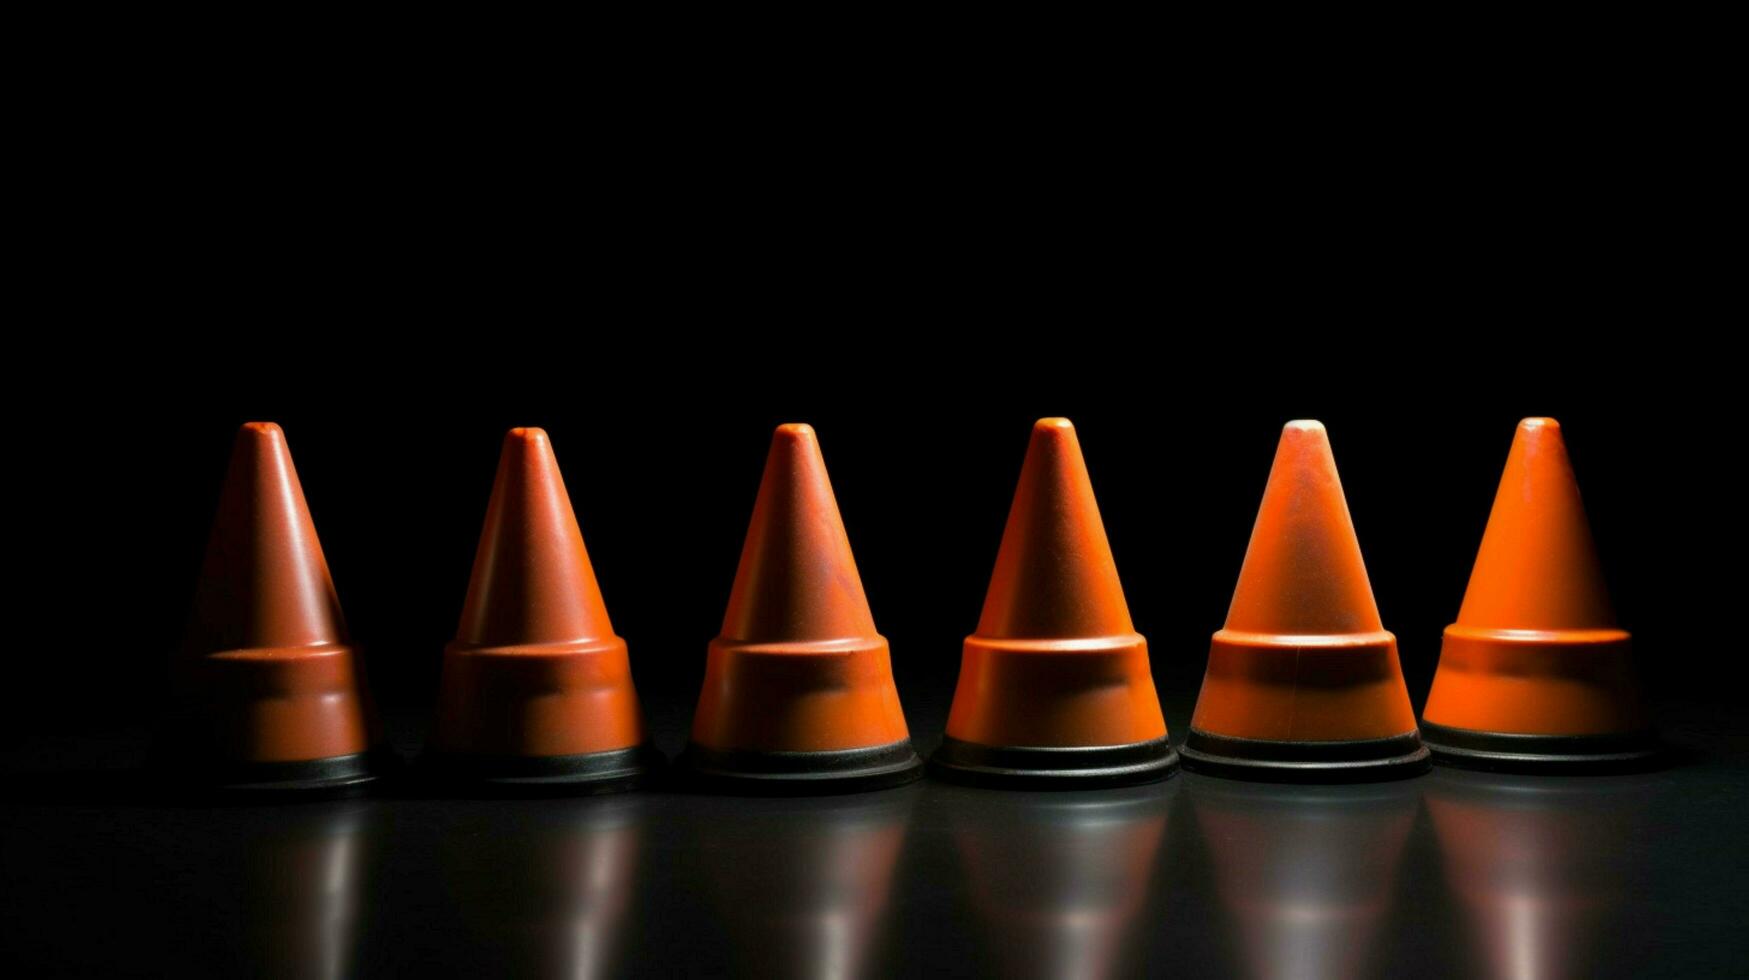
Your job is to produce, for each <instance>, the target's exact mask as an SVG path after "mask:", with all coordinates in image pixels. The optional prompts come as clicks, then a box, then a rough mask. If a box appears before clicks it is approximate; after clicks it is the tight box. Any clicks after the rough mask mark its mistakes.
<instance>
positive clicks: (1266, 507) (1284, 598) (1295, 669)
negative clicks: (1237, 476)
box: [1184, 421, 1427, 781]
mask: <svg viewBox="0 0 1749 980" xmlns="http://www.w3.org/2000/svg"><path fill="white" fill-rule="evenodd" d="M1184 764H1185V765H1186V766H1189V767H1190V768H1191V769H1193V770H1196V771H1198V772H1208V773H1212V774H1214V775H1221V776H1234V777H1238V778H1242V779H1272V780H1303V781H1342V780H1368V779H1393V778H1398V777H1402V776H1412V775H1416V774H1418V773H1421V772H1425V771H1426V770H1427V749H1426V748H1424V747H1423V746H1422V745H1421V738H1420V736H1419V735H1418V734H1417V733H1416V730H1415V712H1414V709H1412V708H1411V707H1410V706H1409V692H1408V691H1407V690H1406V689H1405V688H1404V686H1403V671H1402V667H1401V666H1400V665H1399V663H1398V662H1397V638H1396V637H1395V636H1392V635H1391V634H1390V633H1388V632H1386V631H1385V628H1384V625H1383V624H1382V623H1381V622H1380V621H1379V610H1378V606H1377V605H1375V604H1374V602H1373V597H1372V584H1371V583H1370V582H1369V581H1368V580H1367V577H1366V565H1365V563H1364V562H1363V561H1362V560H1361V557H1360V542H1359V540H1358V539H1357V538H1356V537H1355V534H1354V523H1353V521H1352V520H1350V518H1349V516H1348V501H1347V500H1346V499H1345V498H1344V497H1343V495H1342V483H1341V481H1340V480H1339V479H1338V478H1337V476H1336V460H1335V457H1333V456H1332V455H1331V454H1330V439H1329V436H1328V434H1327V433H1326V432H1325V431H1324V426H1323V424H1322V423H1319V422H1313V421H1297V422H1289V423H1288V424H1287V426H1286V427H1285V428H1284V429H1283V430H1282V433H1281V444H1280V446H1279V447H1278V448H1277V449H1276V453H1275V465H1274V466H1273V467H1272V468H1271V469H1270V471H1269V484H1268V486H1267V487H1265V488H1264V491H1263V506H1262V507H1261V508H1260V509H1259V510H1258V512H1257V524H1256V526H1255V527H1254V528H1253V529H1252V531H1251V547H1250V548H1249V549H1248V550H1247V551H1246V552H1245V564H1244V566H1243V567H1242V568H1241V569H1240V571H1239V586H1238V588H1237V589H1236V590H1235V591H1234V593H1233V604H1232V606H1231V607H1230V608H1229V609H1228V610H1227V625H1226V628H1225V629H1222V630H1221V631H1220V632H1218V633H1216V634H1215V635H1214V640H1213V642H1212V644H1211V645H1210V648H1209V665H1208V672H1207V673H1206V674H1205V675H1204V677H1203V682H1202V693H1201V694H1200V695H1199V696H1198V697H1197V701H1196V713H1195V714H1194V715H1192V716H1191V720H1190V733H1189V735H1188V737H1187V738H1186V739H1185V743H1184Z"/></svg>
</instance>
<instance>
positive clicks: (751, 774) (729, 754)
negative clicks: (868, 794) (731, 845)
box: [674, 739, 923, 796]
mask: <svg viewBox="0 0 1749 980" xmlns="http://www.w3.org/2000/svg"><path fill="white" fill-rule="evenodd" d="M674 767H675V769H676V770H677V771H678V773H679V775H680V776H681V777H682V778H683V779H685V780H687V781H688V782H690V783H692V784H693V785H694V786H696V787H698V788H700V789H710V790H718V791H723V792H730V793H749V794H754V795H760V796H801V795H806V794H810V793H860V792H863V791H865V790H874V789H886V788H887V787H889V786H899V785H902V784H904V783H909V782H912V781H914V780H916V779H919V778H921V777H922V775H923V760H922V759H920V758H918V756H917V752H916V750H915V749H913V748H912V747H911V740H910V739H905V740H904V741H901V742H893V743H891V744H889V745H875V746H870V747H869V748H864V749H836V750H828V751H824V752H766V751H756V750H752V749H711V748H706V747H704V746H702V745H699V744H698V743H697V742H688V743H687V745H686V750H685V751H683V752H681V753H680V758H679V759H676V760H675V762H674Z"/></svg>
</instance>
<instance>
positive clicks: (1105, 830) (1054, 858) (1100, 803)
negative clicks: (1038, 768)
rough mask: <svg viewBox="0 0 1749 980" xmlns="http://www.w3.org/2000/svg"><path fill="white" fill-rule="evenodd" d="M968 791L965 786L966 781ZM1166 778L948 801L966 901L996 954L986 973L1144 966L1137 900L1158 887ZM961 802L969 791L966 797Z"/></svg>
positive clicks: (1054, 973)
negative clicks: (1094, 789)
mask: <svg viewBox="0 0 1749 980" xmlns="http://www.w3.org/2000/svg"><path fill="white" fill-rule="evenodd" d="M966 792H972V791H966ZM1171 798H1172V788H1171V786H1160V785H1153V786H1138V787H1132V788H1126V789H1121V790H1113V791H1109V792H1107V791H1101V792H1099V793H1089V794H1086V795H1080V794H1066V795H1062V796H1050V797H1042V798H1041V797H1038V796H1029V795H1025V794H1002V795H1000V796H999V797H990V798H987V799H982V800H978V801H977V805H975V806H971V805H968V806H957V807H954V808H953V816H954V820H953V836H954V840H955V842H956V843H957V844H958V846H959V852H960V857H961V858H962V859H963V860H964V862H965V868H966V880H967V882H968V883H969V884H970V887H971V898H972V904H973V908H974V910H975V911H976V913H977V917H978V918H979V919H980V920H982V921H983V922H984V923H985V924H986V926H988V928H989V935H990V941H989V942H985V943H979V944H975V945H976V946H977V947H978V948H979V949H983V950H989V951H991V952H993V953H994V954H995V956H996V962H995V963H994V964H992V966H993V967H994V968H993V969H991V970H990V971H989V972H990V973H991V974H992V975H999V976H1005V977H1028V976H1036V977H1108V976H1127V975H1129V974H1131V973H1140V972H1144V971H1143V970H1142V969H1141V964H1140V963H1139V962H1138V952H1139V950H1138V947H1139V946H1141V945H1142V944H1143V943H1142V940H1143V939H1144V937H1145V936H1146V934H1147V932H1148V930H1147V929H1143V928H1139V921H1138V920H1143V921H1148V920H1146V917H1144V916H1142V915H1141V914H1140V913H1141V910H1142V908H1143V907H1144V906H1145V905H1146V904H1147V902H1148V899H1149V896H1150V894H1151V893H1157V892H1158V890H1159V885H1160V882H1159V876H1158V875H1156V873H1155V872H1156V870H1157V868H1156V865H1155V857H1156V855H1157V854H1158V853H1159V850H1160V840H1161V838H1162V837H1163V836H1164V835H1165V831H1166V810H1167V804H1168V803H1170V801H1171ZM968 802H969V801H968Z"/></svg>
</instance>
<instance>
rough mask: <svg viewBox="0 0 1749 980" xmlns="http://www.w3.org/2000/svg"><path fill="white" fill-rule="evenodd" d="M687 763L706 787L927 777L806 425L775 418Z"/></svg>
mask: <svg viewBox="0 0 1749 980" xmlns="http://www.w3.org/2000/svg"><path fill="white" fill-rule="evenodd" d="M680 764H681V765H682V766H683V767H685V768H686V770H687V771H688V772H689V773H690V775H692V776H693V777H694V778H695V779H697V780H699V781H701V782H704V783H707V784H718V785H724V786H731V787H734V788H739V789H743V790H754V791H763V792H772V793H793V792H809V791H822V792H838V791H843V790H850V789H868V788H874V787H877V786H887V785H893V784H896V783H900V782H906V781H909V780H911V779H915V778H916V777H917V776H918V775H919V774H920V766H921V763H920V761H919V760H918V758H917V753H916V752H915V751H913V750H912V748H911V737H910V732H909V730H908V729H907V728H906V726H905V716H904V713H903V712H902V711H901V710H900V707H899V692H898V689H897V688H896V687H895V686H894V684H893V671H892V663H891V660H890V658H889V654H888V650H887V641H886V639H885V638H884V637H882V636H881V635H880V634H879V633H877V632H876V631H875V625H874V616H873V615H872V614H871V613H870V611H869V607H868V598H867V597H866V596H865V595H864V594H863V590H862V579H861V577H860V576H859V575H858V574H857V571H856V560H855V558H853V557H852V555H851V552H850V539H849V537H848V536H847V535H846V534H845V531H844V522H843V520H842V519H841V518H840V517H839V514H838V503H837V500H836V498H835V497H834V496H833V493H832V485H831V483H830V481H829V480H828V479H827V476H826V464H825V461H824V459H823V458H822V457H821V455H820V444H819V441H818V440H817V439H816V438H815V435H814V430H813V429H812V428H810V427H809V426H806V425H801V424H794V423H792V424H788V425H781V426H779V427H778V428H777V431H776V433H775V434H774V435H773V436H772V441H771V452H770V455H769V456H768V457H767V459H766V463H765V475H764V478H763V480H762V482H761V483H760V486H759V497H758V500H757V501H756V502H755V503H754V506H753V519H752V522H751V523H750V525H749V526H748V528H747V541H746V544H745V545H744V546H743V548H742V551H741V563H740V566H739V568H737V570H736V572H735V585H734V589H733V590H732V591H731V592H730V594H729V607H728V611H727V612H726V613H725V614H724V616H723V631H722V634H721V635H720V636H718V637H717V638H716V639H714V640H712V641H711V643H710V648H709V652H708V655H707V659H706V662H705V678H704V686H703V689H702V690H701V691H700V693H699V699H698V710H697V712H696V714H695V715H694V717H693V724H692V738H691V741H690V743H689V744H688V745H687V748H686V752H685V754H684V755H682V757H681V759H680Z"/></svg>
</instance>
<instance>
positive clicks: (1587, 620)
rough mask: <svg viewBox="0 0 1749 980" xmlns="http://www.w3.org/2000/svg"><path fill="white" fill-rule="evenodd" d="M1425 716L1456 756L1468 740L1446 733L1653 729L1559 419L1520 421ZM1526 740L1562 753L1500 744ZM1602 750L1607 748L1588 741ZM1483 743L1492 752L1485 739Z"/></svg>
mask: <svg viewBox="0 0 1749 980" xmlns="http://www.w3.org/2000/svg"><path fill="white" fill-rule="evenodd" d="M1422 718H1423V720H1424V721H1426V722H1427V723H1428V726H1429V728H1430V730H1429V733H1428V741H1429V743H1430V744H1431V745H1432V746H1433V747H1434V750H1435V752H1438V753H1440V755H1441V758H1442V759H1446V760H1447V761H1454V762H1457V761H1463V760H1459V759H1456V758H1452V757H1451V756H1452V755H1453V754H1461V753H1462V752H1463V751H1464V749H1465V746H1461V745H1458V744H1457V743H1459V742H1464V741H1466V739H1465V738H1464V736H1462V735H1461V734H1459V735H1455V736H1453V735H1450V734H1448V730H1456V731H1458V732H1474V733H1486V734H1493V735H1503V736H1510V735H1521V736H1554V737H1563V738H1564V737H1571V736H1582V737H1589V736H1596V737H1599V738H1600V739H1604V740H1607V739H1608V738H1609V737H1619V736H1628V737H1630V739H1631V740H1637V739H1641V738H1649V732H1648V731H1647V725H1648V723H1647V718H1646V714H1645V710H1644V708H1643V707H1642V705H1641V702H1640V697H1639V689H1638V684H1637V680H1636V676H1635V671H1634V665H1633V657H1632V650H1631V644H1630V640H1629V636H1628V633H1627V632H1626V631H1625V630H1622V629H1619V628H1618V627H1617V626H1616V624H1615V615H1614V613H1613V612H1612V611H1611V609H1610V603H1609V594H1608V590H1607V588H1606V587H1605V585H1604V581H1603V571H1602V566H1601V565H1600V563H1599V562H1598V559H1597V549H1596V546H1595V545H1594V544H1593V543H1592V539H1591V526H1590V524H1589V522H1587V520H1586V518H1585V506H1584V504H1583V503H1582V502H1581V501H1580V499H1579V485H1578V483H1577V482H1576V481H1575V480H1574V478H1573V466H1572V463H1571V461H1569V459H1568V458H1567V447H1566V443H1565V441H1564V440H1563V439H1562V438H1561V426H1560V423H1558V422H1556V421H1555V420H1554V419H1547V418H1530V419H1525V420H1524V421H1522V422H1520V423H1519V424H1518V432H1517V434H1516V435H1515V436H1514V437H1513V440H1512V451H1511V453H1510V454H1509V455H1508V456H1507V459H1506V471H1505V473H1504V474H1502V476H1501V478H1500V490H1499V492H1498V493H1497V494H1496V495H1495V497H1494V509H1493V511H1492V512H1491V513H1490V514H1489V515H1488V529H1487V531H1486V532H1485V533H1484V534H1483V536H1482V546H1481V550H1480V551H1479V552H1478V553H1477V555H1476V565H1475V569H1474V570H1473V571H1472V572H1471V573H1470V585H1469V589H1468V591H1466V592H1465V593H1464V602H1463V607H1462V608H1461V609H1460V610H1459V612H1458V618H1457V622H1456V623H1454V624H1453V625H1451V626H1449V627H1447V628H1446V630H1445V642H1444V645H1443V647H1442V649H1441V652H1440V658H1439V669H1438V671H1437V672H1436V673H1435V674H1434V677H1433V688H1432V690H1431V692H1430V693H1429V694H1428V697H1427V708H1426V710H1425V711H1424V712H1423V713H1422ZM1578 744H1579V743H1574V745H1575V746H1577V745H1578ZM1526 746H1528V747H1531V748H1532V749H1535V750H1549V751H1551V753H1552V754H1557V755H1564V754H1569V753H1567V752H1563V751H1562V748H1561V746H1559V745H1556V744H1553V743H1548V742H1539V743H1532V742H1530V741H1528V740H1526V741H1524V742H1522V743H1505V742H1503V743H1502V744H1501V745H1500V746H1498V748H1500V749H1502V750H1505V751H1507V753H1508V754H1513V753H1511V749H1512V748H1514V747H1526ZM1447 747H1449V748H1451V749H1452V750H1453V753H1450V754H1448V753H1447V752H1446V751H1444V749H1445V748H1447ZM1600 747H1602V748H1607V747H1603V746H1601V744H1600V743H1598V744H1593V745H1592V746H1591V748H1594V749H1595V748H1600ZM1481 748H1482V751H1483V752H1487V751H1488V749H1489V748H1490V746H1482V747H1481ZM1617 748H1631V747H1629V746H1627V745H1625V744H1624V745H1623V746H1618V747H1617ZM1574 751H1576V752H1579V753H1586V752H1588V751H1589V750H1586V749H1583V748H1575V749H1574ZM1606 754H1619V753H1606ZM1629 754H1634V753H1633V752H1631V751H1630V752H1629ZM1469 761H1478V760H1477V759H1472V760H1469Z"/></svg>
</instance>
